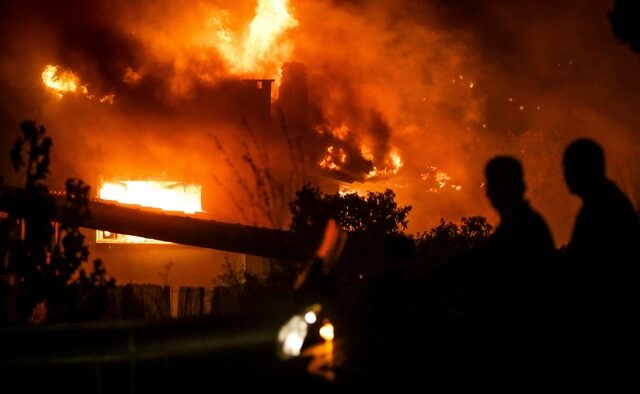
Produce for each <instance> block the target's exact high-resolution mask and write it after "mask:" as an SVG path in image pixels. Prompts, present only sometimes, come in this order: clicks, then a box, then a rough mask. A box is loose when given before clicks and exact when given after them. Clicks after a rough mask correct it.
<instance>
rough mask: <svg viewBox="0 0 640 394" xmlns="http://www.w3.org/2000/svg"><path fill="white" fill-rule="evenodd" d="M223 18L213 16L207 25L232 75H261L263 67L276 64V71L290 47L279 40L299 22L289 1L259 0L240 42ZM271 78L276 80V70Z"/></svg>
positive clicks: (291, 48) (288, 54)
mask: <svg viewBox="0 0 640 394" xmlns="http://www.w3.org/2000/svg"><path fill="white" fill-rule="evenodd" d="M225 19H228V18H224V17H223V16H222V15H214V16H212V17H211V18H210V19H209V22H208V24H209V26H212V27H213V28H214V29H215V30H216V31H215V35H214V36H215V37H214V41H215V42H214V46H215V47H216V49H217V50H218V52H219V53H220V54H221V55H222V56H223V57H224V58H225V60H226V61H227V63H228V65H229V68H230V71H231V72H232V73H237V74H255V73H257V72H264V66H265V65H275V67H273V68H274V70H279V69H280V68H281V67H280V66H281V65H282V64H283V63H284V62H285V61H287V60H288V59H289V58H290V57H291V53H292V51H293V47H292V45H291V44H289V43H287V42H284V41H282V40H281V37H282V35H283V34H284V33H285V32H286V31H287V30H289V29H292V28H294V27H296V26H298V20H297V19H296V18H295V17H294V16H293V15H292V14H291V12H290V11H289V0H259V1H258V5H257V6H256V15H255V17H254V18H253V20H252V21H251V23H250V24H249V27H248V31H247V32H246V34H245V37H244V40H243V41H242V42H241V43H238V42H237V40H236V36H235V34H234V33H233V31H231V29H229V28H228V26H227V22H228V21H226V20H225ZM273 77H274V78H275V79H276V80H277V79H278V78H277V77H278V75H277V71H276V74H275V75H273ZM276 85H277V83H276Z"/></svg>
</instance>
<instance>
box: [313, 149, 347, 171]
mask: <svg viewBox="0 0 640 394" xmlns="http://www.w3.org/2000/svg"><path fill="white" fill-rule="evenodd" d="M336 162H339V163H341V164H344V163H346V162H347V154H346V153H345V151H344V149H342V148H339V149H337V150H336V149H334V148H333V146H330V147H328V148H327V154H326V155H325V156H324V157H323V158H322V160H320V162H319V163H318V164H319V165H320V167H322V168H326V169H329V170H336V171H337V170H340V169H341V168H342V167H341V166H340V164H337V163H336Z"/></svg>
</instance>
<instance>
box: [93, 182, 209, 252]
mask: <svg viewBox="0 0 640 394" xmlns="http://www.w3.org/2000/svg"><path fill="white" fill-rule="evenodd" d="M201 195H202V187H201V186H200V185H192V184H183V183H179V182H168V181H120V182H104V183H103V184H102V185H101V186H100V189H99V190H98V197H99V198H100V199H102V200H109V201H116V202H119V203H123V204H134V205H140V206H143V207H149V208H160V209H162V210H165V211H177V212H184V213H196V212H202V203H201ZM96 242H98V243H127V244H128V243H136V244H166V243H168V242H164V241H158V240H154V239H148V238H143V237H136V236H134V235H126V234H115V233H111V232H109V231H98V232H97V235H96Z"/></svg>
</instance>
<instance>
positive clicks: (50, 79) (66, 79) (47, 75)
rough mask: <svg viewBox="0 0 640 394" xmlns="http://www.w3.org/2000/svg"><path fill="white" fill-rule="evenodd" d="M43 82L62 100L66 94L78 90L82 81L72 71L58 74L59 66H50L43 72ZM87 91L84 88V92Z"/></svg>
mask: <svg viewBox="0 0 640 394" xmlns="http://www.w3.org/2000/svg"><path fill="white" fill-rule="evenodd" d="M42 82H43V83H44V84H45V86H46V87H48V88H49V89H52V90H53V91H55V92H56V94H57V95H58V97H60V98H62V96H63V95H64V93H68V92H75V91H76V90H78V85H79V84H80V79H78V77H77V76H76V75H75V74H74V73H72V72H71V71H61V72H60V74H58V66H54V65H51V64H49V65H47V66H46V67H45V68H44V71H42ZM85 89H86V88H85V87H83V91H84V90H85Z"/></svg>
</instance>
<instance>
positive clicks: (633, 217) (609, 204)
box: [563, 138, 640, 262]
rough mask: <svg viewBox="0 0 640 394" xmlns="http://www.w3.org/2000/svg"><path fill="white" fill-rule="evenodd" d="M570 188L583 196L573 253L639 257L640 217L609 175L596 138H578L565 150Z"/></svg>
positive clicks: (588, 256)
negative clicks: (608, 177)
mask: <svg viewBox="0 0 640 394" xmlns="http://www.w3.org/2000/svg"><path fill="white" fill-rule="evenodd" d="M563 164H564V174H565V180H566V182H567V186H568V187H569V190H570V191H571V192H572V193H573V194H575V195H577V196H579V197H580V198H581V199H582V202H583V204H582V207H581V209H580V212H579V213H578V216H577V218H576V222H575V226H574V229H573V233H572V236H571V241H570V243H569V245H568V246H569V248H568V249H569V253H570V255H571V256H573V257H574V258H575V259H578V260H584V262H587V261H591V262H595V261H599V262H606V261H607V260H619V259H624V260H627V258H630V257H632V256H635V257H634V258H636V262H637V257H638V247H639V244H638V242H640V221H639V219H638V214H637V212H636V211H635V210H634V208H633V205H632V204H631V202H630V201H629V199H628V198H627V197H626V196H625V195H624V193H622V191H620V189H619V188H618V187H617V186H616V184H615V183H613V182H612V181H610V180H609V179H607V177H606V172H605V155H604V150H603V149H602V147H601V146H600V145H599V144H598V143H596V142H595V141H593V140H590V139H586V138H581V139H578V140H575V141H574V142H572V143H571V144H569V146H568V147H567V149H566V150H565V153H564V160H563Z"/></svg>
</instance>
